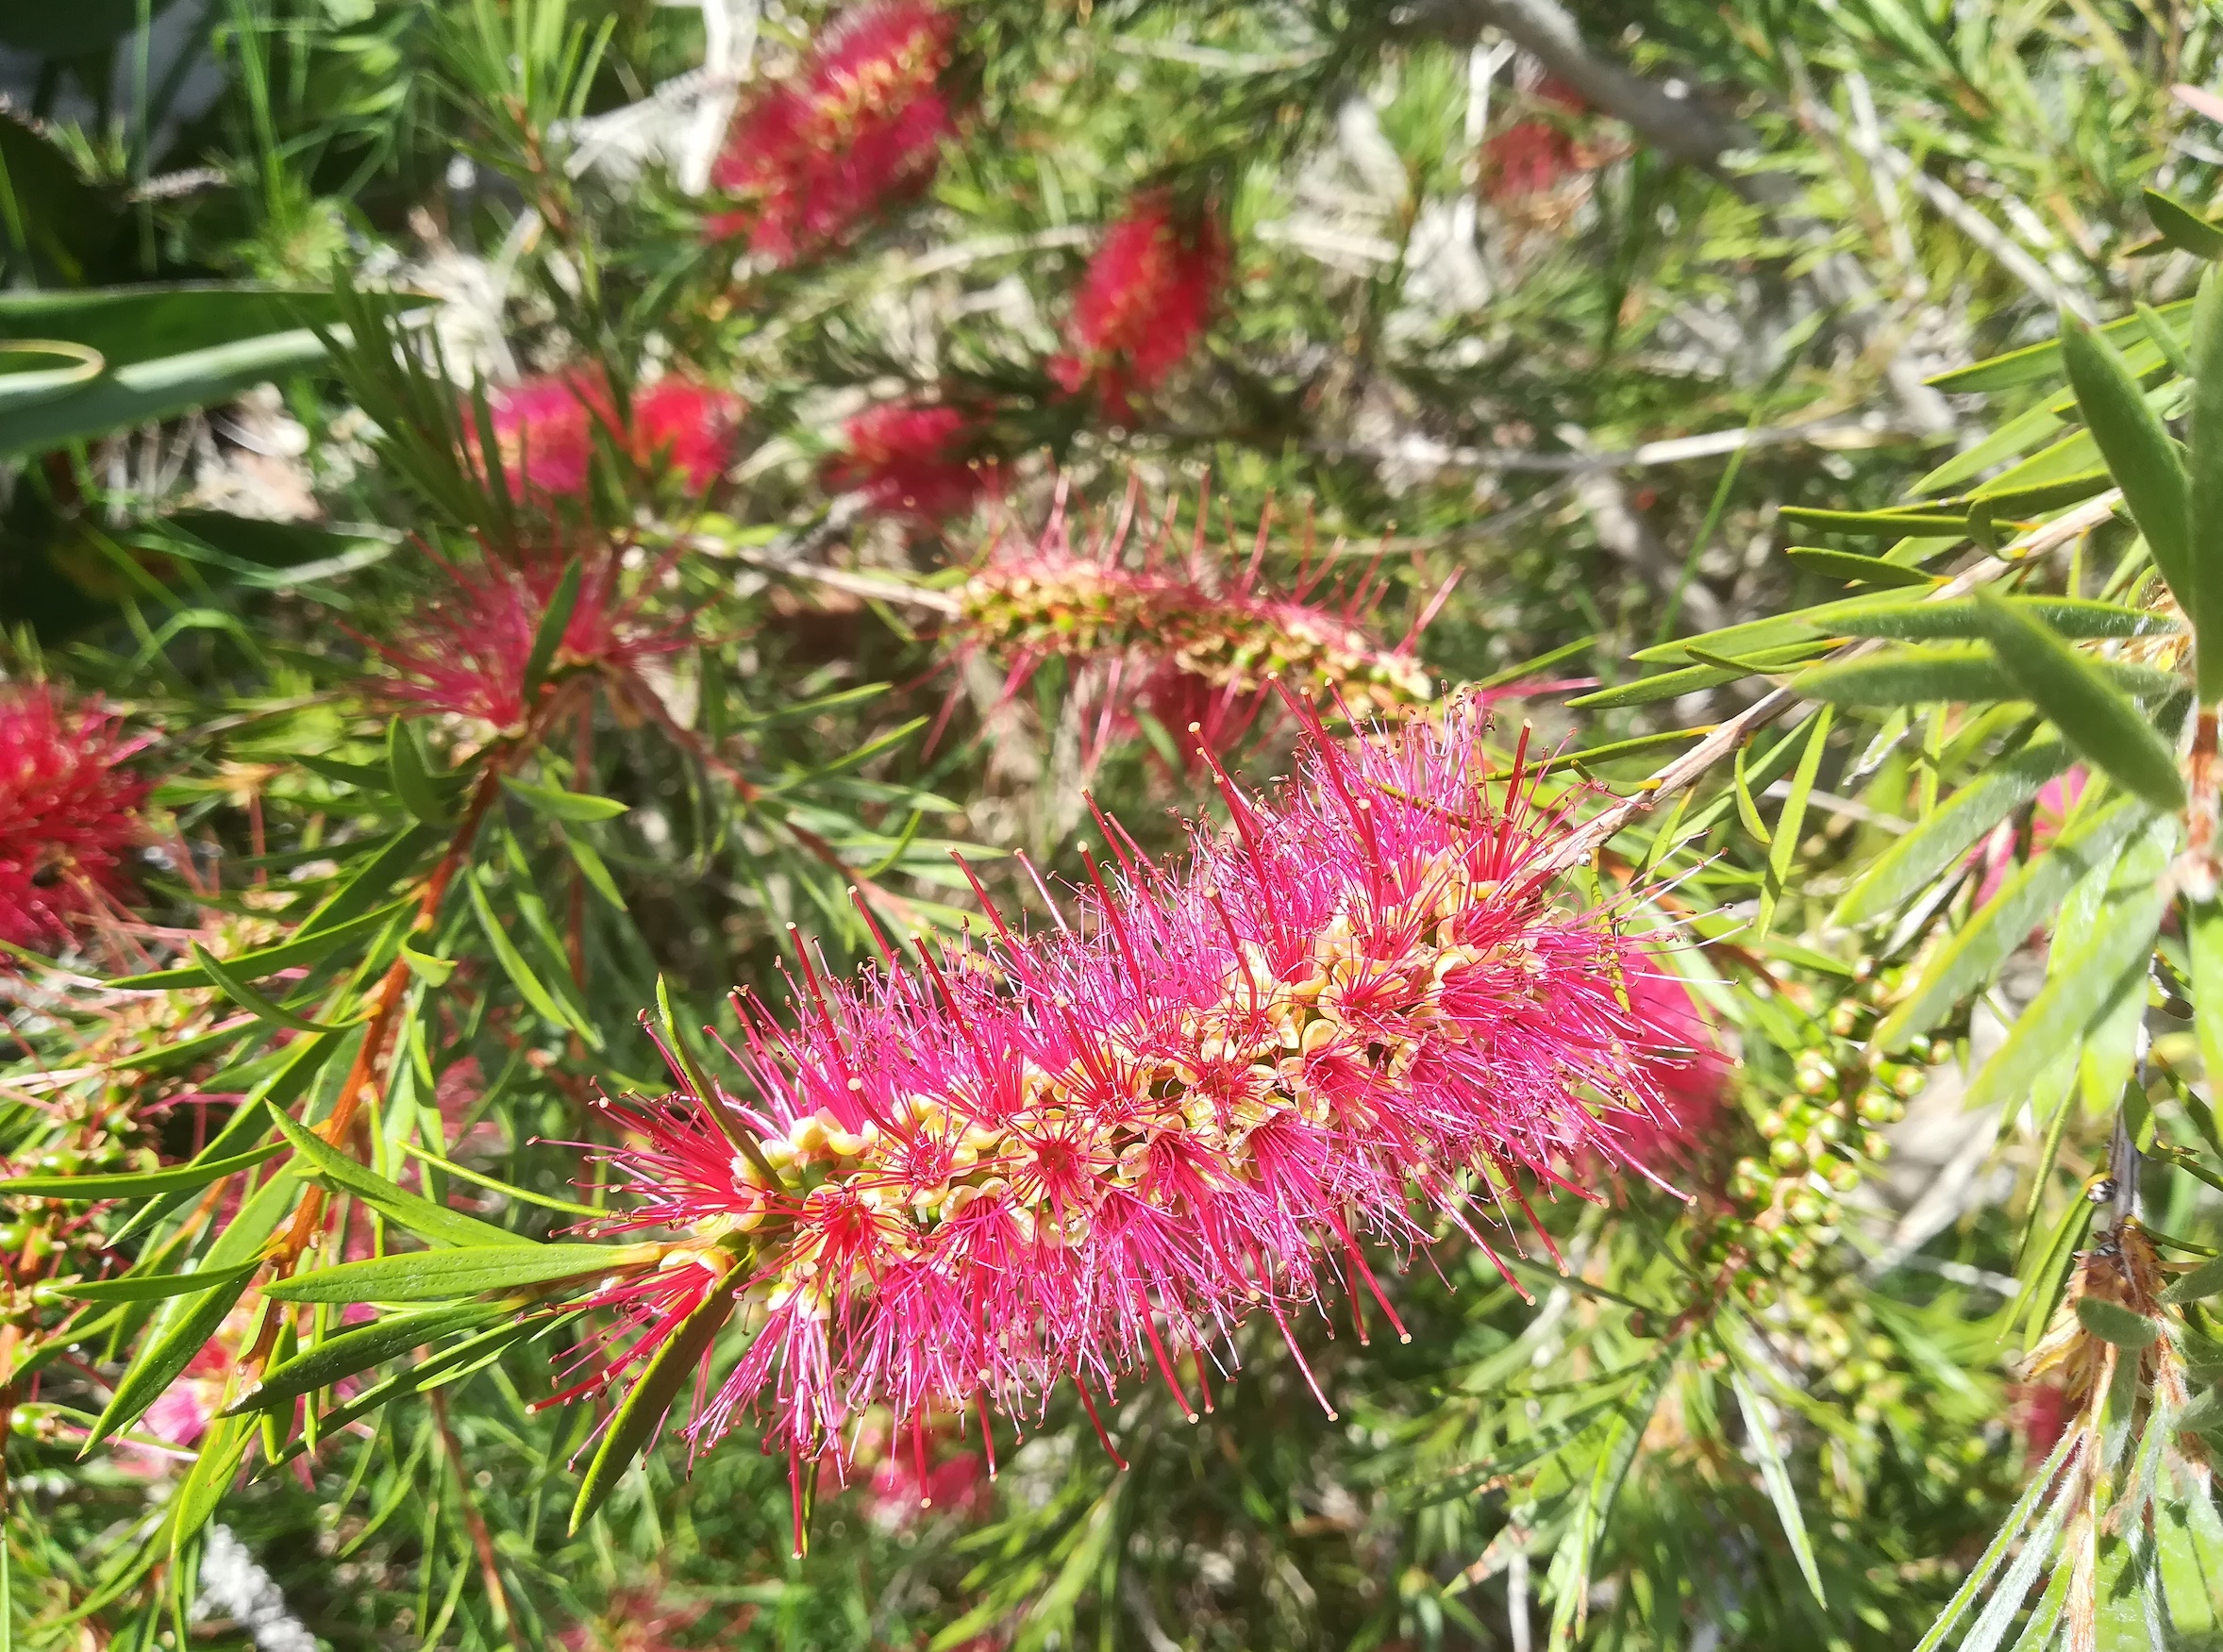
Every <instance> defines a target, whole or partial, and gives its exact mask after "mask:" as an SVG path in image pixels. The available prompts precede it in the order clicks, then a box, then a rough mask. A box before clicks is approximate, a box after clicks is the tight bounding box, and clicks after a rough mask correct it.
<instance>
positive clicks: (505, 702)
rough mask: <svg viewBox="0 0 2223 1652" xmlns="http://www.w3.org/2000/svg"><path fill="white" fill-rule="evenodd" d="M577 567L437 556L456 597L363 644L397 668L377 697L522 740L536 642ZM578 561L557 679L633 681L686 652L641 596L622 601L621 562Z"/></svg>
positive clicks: (429, 605) (551, 558)
mask: <svg viewBox="0 0 2223 1652" xmlns="http://www.w3.org/2000/svg"><path fill="white" fill-rule="evenodd" d="M433 560H434V561H436V562H437V563H438V564H439V565H440V567H441V569H442V570H443V572H444V573H445V574H446V575H447V576H448V579H449V582H450V586H451V589H450V590H449V591H448V592H445V593H443V594H442V595H440V596H436V597H434V598H432V599H431V600H430V601H429V602H426V603H425V604H423V605H422V606H421V607H419V608H418V609H416V610H415V612H413V613H412V614H411V615H410V618H409V620H408V621H407V622H406V623H405V627H404V629H403V630H402V632H401V634H400V636H399V637H397V638H396V639H395V640H394V641H393V642H381V641H380V640H378V639H377V638H375V637H366V638H363V639H361V640H362V641H363V642H366V643H368V644H369V645H370V647H371V648H373V649H374V650H376V653H377V654H378V655H379V656H380V658H382V659H384V660H385V661H386V663H387V664H388V665H390V666H392V667H393V672H394V675H393V676H391V677H385V678H381V679H379V681H378V682H377V684H376V692H377V693H379V694H381V695H382V696H384V697H385V698H387V699H389V700H393V701H397V702H399V703H401V704H402V705H405V706H410V707H415V708H418V709H423V710H426V711H444V712H446V713H447V714H448V715H450V716H454V717H461V718H465V719H470V720H474V721H477V722H482V723H490V724H492V725H493V727H494V730H495V732H496V733H498V734H511V733H515V732H516V731H517V730H518V729H520V728H522V727H523V726H524V724H525V714H526V710H527V706H526V697H525V690H526V682H525V676H526V671H527V667H528V666H529V665H530V664H531V662H532V650H533V643H534V642H535V640H536V639H537V638H538V637H539V635H540V628H541V622H542V621H543V619H544V618H546V616H547V613H548V608H549V604H550V603H551V601H552V600H553V599H554V597H555V595H556V591H557V588H558V587H559V586H560V585H561V583H562V582H563V576H564V571H565V569H566V567H567V566H568V565H569V562H570V560H571V559H570V558H568V557H565V556H562V555H558V554H553V553H551V554H543V555H540V556H535V557H531V558H529V559H527V560H526V561H524V562H522V563H512V562H509V561H504V560H502V559H498V558H495V557H492V556H490V557H487V558H485V559H482V560H480V561H479V562H477V563H476V565H473V566H465V565H463V564H461V563H456V562H450V561H448V560H446V559H444V558H441V557H438V556H434V558H433ZM579 560H580V562H581V568H580V575H579V592H578V599H577V601H576V602H575V603H573V605H572V609H571V617H570V619H569V620H568V621H567V622H566V624H565V626H564V628H563V640H562V642H560V643H559V644H558V645H557V648H556V654H555V658H554V659H552V660H551V661H550V662H549V666H548V670H549V673H550V675H551V676H553V675H556V674H560V673H563V672H567V671H577V670H581V669H589V670H595V671H602V672H609V673H612V674H616V675H620V676H623V675H629V674H631V673H633V672H635V671H637V670H638V669H639V668H640V665H641V663H642V662H643V660H645V659H649V658H651V657H653V656H655V655H658V654H668V653H670V652H672V651H673V650H674V649H677V648H681V647H684V646H685V645H686V641H687V639H686V636H685V635H684V633H683V631H681V630H679V629H677V628H675V627H670V626H664V627H659V626H655V625H654V624H652V623H651V622H650V621H649V620H648V619H647V618H646V616H644V615H643V613H642V612H641V605H640V598H639V597H638V596H637V595H636V596H633V597H627V596H625V595H623V594H622V593H621V592H620V591H619V589H618V587H619V574H620V570H619V567H618V561H617V558H616V557H615V556H614V555H613V554H609V553H602V554H586V555H583V556H582V557H580V558H579Z"/></svg>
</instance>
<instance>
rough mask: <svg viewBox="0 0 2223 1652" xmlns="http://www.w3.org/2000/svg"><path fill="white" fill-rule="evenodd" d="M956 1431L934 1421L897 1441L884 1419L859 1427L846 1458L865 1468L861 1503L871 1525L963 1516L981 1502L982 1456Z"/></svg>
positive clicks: (984, 1497)
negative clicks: (935, 1517)
mask: <svg viewBox="0 0 2223 1652" xmlns="http://www.w3.org/2000/svg"><path fill="white" fill-rule="evenodd" d="M959 1433H960V1430H959V1429H957V1428H956V1427H951V1426H949V1425H947V1424H939V1423H938V1424H933V1425H929V1426H927V1427H921V1428H918V1429H916V1430H914V1431H913V1432H912V1433H911V1437H910V1438H909V1439H906V1440H897V1439H895V1438H894V1436H893V1433H892V1431H891V1430H890V1428H889V1427H888V1425H887V1422H886V1420H885V1419H884V1418H881V1417H877V1416H876V1417H875V1418H874V1419H873V1420H872V1421H871V1422H869V1423H868V1424H867V1425H866V1426H865V1427H864V1428H863V1429H862V1430H861V1433H860V1434H859V1436H858V1439H857V1442H856V1444H855V1446H854V1448H853V1455H852V1457H851V1460H850V1461H851V1467H852V1468H854V1469H858V1470H861V1471H864V1473H865V1481H864V1486H865V1493H866V1507H867V1509H868V1510H869V1511H870V1513H871V1515H872V1518H873V1520H874V1522H875V1523H876V1524H877V1525H879V1526H882V1527H888V1528H890V1529H897V1528H900V1527H906V1526H909V1525H911V1523H912V1522H914V1521H916V1520H917V1519H918V1518H919V1516H920V1515H922V1514H943V1515H948V1514H954V1515H956V1516H957V1517H958V1518H959V1519H961V1520H966V1519H971V1518H972V1517H974V1516H975V1515H977V1514H978V1513H979V1512H980V1510H982V1509H983V1508H985V1507H986V1506H987V1502H988V1460H987V1459H986V1458H985V1457H983V1456H982V1455H981V1454H980V1453H979V1452H978V1451H973V1450H968V1449H966V1448H965V1446H964V1445H963V1444H962V1443H961V1442H960V1440H959Z"/></svg>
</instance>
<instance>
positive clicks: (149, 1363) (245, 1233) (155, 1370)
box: [85, 1176, 294, 1451]
mask: <svg viewBox="0 0 2223 1652" xmlns="http://www.w3.org/2000/svg"><path fill="white" fill-rule="evenodd" d="M293 1193H294V1184H293V1181H292V1177H290V1176H272V1177H271V1178H270V1179H269V1180H268V1181H267V1182H265V1183H263V1184H262V1186H261V1187H259V1188H258V1189H257V1190H256V1191H255V1193H254V1195H253V1196H252V1197H250V1198H249V1199H248V1200H247V1202H246V1203H245V1204H244V1205H242V1207H241V1208H240V1211H239V1213H238V1214H237V1215H236V1216H234V1217H233V1218H232V1219H231V1222H230V1225H229V1226H226V1228H225V1230H224V1231H223V1232H222V1233H220V1234H218V1235H217V1236H216V1240H215V1243H212V1244H210V1245H209V1254H208V1255H207V1256H206V1257H204V1258H203V1259H202V1261H201V1265H200V1267H199V1268H198V1269H197V1270H195V1271H196V1272H198V1273H201V1274H206V1275H207V1276H208V1277H209V1278H211V1279H214V1280H216V1281H218V1282H217V1283H216V1284H215V1285H213V1286H212V1287H211V1288H210V1289H209V1290H207V1291H204V1292H202V1293H200V1294H198V1295H193V1296H187V1295H178V1296H174V1297H172V1298H171V1299H170V1301H169V1303H168V1304H167V1305H166V1306H165V1308H164V1310H163V1314H162V1317H161V1318H160V1319H159V1320H158V1321H157V1322H156V1326H155V1331H154V1334H153V1335H152V1336H151V1337H149V1338H148V1339H147V1341H146V1343H144V1344H143V1345H142V1347H141V1348H140V1350H139V1353H138V1355H137V1357H136V1358H134V1359H133V1360H132V1361H131V1363H130V1365H129V1366H127V1367H126V1368H125V1372H124V1375H123V1376H122V1377H119V1378H117V1381H116V1389H115V1393H113V1394H112V1395H111V1396H110V1397H109V1403H108V1409H107V1410H103V1411H102V1412H101V1413H100V1420H99V1421H98V1422H96V1423H94V1424H93V1426H92V1434H91V1435H90V1436H88V1437H87V1439H86V1442H85V1449H86V1450H87V1451H91V1450H92V1448H93V1447H94V1446H96V1445H98V1444H99V1443H101V1442H102V1441H103V1440H106V1439H107V1438H108V1437H109V1435H110V1434H113V1433H114V1432H115V1431H116V1430H117V1429H119V1428H127V1427H130V1426H131V1424H132V1423H133V1422H134V1421H136V1420H137V1419H138V1417H139V1414H140V1413H141V1412H142V1411H143V1410H146V1408H147V1407H149V1406H151V1405H153V1404H154V1403H155V1401H156V1399H158V1398H159V1396H160V1394H161V1393H162V1391H163V1390H164V1389H166V1388H168V1387H169V1386H170V1384H171V1383H172V1382H173V1381H175V1379H176V1377H177V1374H178V1373H179V1372H181V1371H183V1370H184V1369H185V1368H186V1366H187V1365H188V1364H190V1363H191V1362H192V1357H193V1356H194V1355H195V1354H197V1353H199V1352H200V1351H201V1349H202V1348H203V1347H205V1346H206V1345H207V1343H208V1341H209V1338H210V1337H212V1336H214V1335H215V1334H216V1331H217V1327H220V1326H222V1325H223V1324H224V1317H225V1315H226V1314H227V1313H229V1312H230V1311H231V1310H232V1306H233V1304H235V1303H237V1302H238V1301H239V1299H240V1293H242V1291H244V1290H245V1289H246V1288H247V1279H248V1277H249V1275H251V1274H252V1273H253V1272H254V1270H253V1269H251V1268H249V1269H246V1270H245V1271H242V1268H241V1264H242V1263H243V1262H248V1261H252V1260H256V1259H257V1258H259V1255H260V1252H261V1250H262V1243H263V1241H264V1240H266V1239H268V1238H269V1237H270V1230H271V1229H272V1228H273V1227H275V1226H277V1219H278V1217H279V1216H280V1215H281V1214H283V1213H284V1211H285V1210H286V1208H287V1207H288V1206H289V1205H290V1204H292V1199H293Z"/></svg>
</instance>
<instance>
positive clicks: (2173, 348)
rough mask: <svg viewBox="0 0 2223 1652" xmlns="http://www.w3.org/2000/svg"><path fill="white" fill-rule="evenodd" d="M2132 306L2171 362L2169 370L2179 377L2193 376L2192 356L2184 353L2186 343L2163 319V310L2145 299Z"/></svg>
mask: <svg viewBox="0 0 2223 1652" xmlns="http://www.w3.org/2000/svg"><path fill="white" fill-rule="evenodd" d="M2131 309H2132V310H2133V311H2134V312H2135V313H2136V314H2137V317H2138V319H2139V320H2140V321H2141V322H2144V323H2145V324H2146V336H2147V337H2148V338H2149V339H2151V340H2152V341H2153V343H2154V347H2155V348H2156V349H2158V350H2159V351H2161V353H2162V359H2163V360H2164V361H2166V362H2167V363H2168V364H2169V371H2170V372H2171V373H2174V374H2175V375H2177V376H2178V377H2179V378H2187V379H2188V378H2190V377H2192V376H2193V367H2192V358H2191V357H2190V356H2187V355H2186V354H2185V353H2184V345H2183V344H2182V343H2181V342H2180V341H2179V339H2178V337H2177V334H2176V331H2175V329H2174V328H2172V327H2171V326H2170V325H2169V324H2168V323H2167V322H2165V321H2164V320H2162V317H2161V312H2160V311H2159V310H2157V309H2154V307H2153V306H2152V305H2150V304H2148V303H2147V302H2146V301H2145V300H2144V299H2139V300H2137V301H2135V302H2134V303H2132V305H2131ZM2193 313H2194V314H2195V315H2198V309H2195V310H2194V312H2193Z"/></svg>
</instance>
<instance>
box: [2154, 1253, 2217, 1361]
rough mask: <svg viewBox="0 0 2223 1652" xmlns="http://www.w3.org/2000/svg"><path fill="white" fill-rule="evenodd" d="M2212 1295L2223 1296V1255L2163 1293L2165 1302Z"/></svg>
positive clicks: (2196, 1269) (2199, 1267) (2193, 1299)
mask: <svg viewBox="0 0 2223 1652" xmlns="http://www.w3.org/2000/svg"><path fill="white" fill-rule="evenodd" d="M2210 1296H2223V1256H2219V1257H2210V1258H2209V1259H2208V1260H2206V1261H2204V1262H2202V1263H2200V1265H2199V1266H2198V1267H2197V1268H2195V1269H2193V1270H2192V1272H2191V1273H2189V1274H2186V1275H2185V1276H2184V1277H2182V1278H2181V1279H2178V1280H2177V1281H2176V1282H2175V1283H2173V1284H2171V1285H2170V1286H2169V1288H2168V1289H2167V1290H2166V1291H2164V1292H2163V1293H2162V1300H2163V1301H2164V1302H2204V1301H2205V1300H2207V1298H2209V1297H2210ZM2216 1392H2218V1393H2223V1390H2217V1391H2216Z"/></svg>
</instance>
